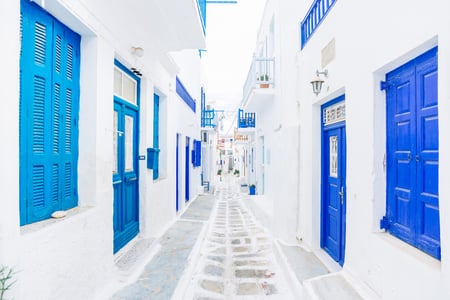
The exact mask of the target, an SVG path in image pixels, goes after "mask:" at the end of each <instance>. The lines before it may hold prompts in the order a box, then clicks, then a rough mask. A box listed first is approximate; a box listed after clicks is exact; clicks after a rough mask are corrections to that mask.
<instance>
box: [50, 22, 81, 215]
mask: <svg viewBox="0 0 450 300" xmlns="http://www.w3.org/2000/svg"><path fill="white" fill-rule="evenodd" d="M54 32H55V36H54V41H53V45H54V63H53V87H54V89H53V94H54V99H53V100H54V105H53V111H54V114H53V124H54V128H53V132H52V143H53V148H54V151H53V155H55V156H56V159H57V161H56V162H55V165H56V164H58V166H59V167H58V168H59V170H58V174H59V178H60V197H61V209H68V208H71V207H74V206H75V205H76V202H77V201H76V200H77V173H76V164H77V157H78V153H77V149H78V146H77V141H78V122H77V118H78V110H79V109H78V99H79V92H78V91H79V83H78V78H79V64H80V62H79V44H80V37H79V35H77V34H75V33H73V32H72V31H71V30H69V29H67V28H66V27H65V26H63V25H61V24H60V23H55V26H54Z"/></svg>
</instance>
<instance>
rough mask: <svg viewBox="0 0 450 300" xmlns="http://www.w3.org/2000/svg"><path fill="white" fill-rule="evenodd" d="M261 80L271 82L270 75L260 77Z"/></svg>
mask: <svg viewBox="0 0 450 300" xmlns="http://www.w3.org/2000/svg"><path fill="white" fill-rule="evenodd" d="M259 80H260V81H269V75H267V74H263V75H261V76H259Z"/></svg>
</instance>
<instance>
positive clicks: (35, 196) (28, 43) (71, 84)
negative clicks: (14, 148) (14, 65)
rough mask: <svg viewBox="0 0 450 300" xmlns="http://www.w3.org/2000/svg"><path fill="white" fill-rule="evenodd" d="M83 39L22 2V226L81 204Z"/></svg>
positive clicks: (27, 3) (25, 2)
mask: <svg viewBox="0 0 450 300" xmlns="http://www.w3.org/2000/svg"><path fill="white" fill-rule="evenodd" d="M80 39H81V38H80V36H79V35H78V34H76V33H75V32H73V31H72V30H70V29H69V28H68V27H66V26H65V25H64V24H62V23H61V22H59V21H58V20H56V19H55V18H54V17H52V16H51V15H49V14H48V13H47V12H45V11H44V10H42V9H41V8H40V7H39V6H37V5H36V4H34V3H31V2H29V1H26V0H22V1H21V46H22V50H21V56H20V72H21V77H20V119H19V124H20V125H19V126H20V133H19V141H20V142H19V148H20V171H19V172H20V224H21V225H25V224H30V223H33V222H37V221H40V220H44V219H47V218H49V217H50V216H51V214H52V213H53V212H54V211H57V210H66V209H69V208H72V207H75V206H76V205H77V203H78V193H77V160H78V110H79V89H80V88H79V85H80V83H79V77H80V75H79V74H80Z"/></svg>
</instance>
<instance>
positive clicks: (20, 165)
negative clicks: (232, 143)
mask: <svg viewBox="0 0 450 300" xmlns="http://www.w3.org/2000/svg"><path fill="white" fill-rule="evenodd" d="M174 7H177V9H174ZM0 14H1V21H0V22H1V26H0V27H1V28H2V29H1V30H0V38H1V40H2V42H3V43H4V44H7V45H8V47H3V49H2V50H0V53H1V54H2V56H3V57H4V58H5V62H4V65H3V68H4V71H5V74H8V76H4V77H3V85H2V89H1V92H0V93H1V95H2V98H3V99H4V101H3V104H4V109H3V110H2V113H1V118H0V119H1V120H2V121H1V122H2V126H3V128H4V129H5V130H2V133H1V135H2V139H3V141H4V142H3V147H2V155H1V157H2V158H1V163H2V165H3V167H4V168H5V170H8V174H5V176H4V177H3V180H2V183H1V190H2V191H3V201H2V202H1V204H0V264H1V265H7V266H10V267H12V268H13V269H14V270H15V271H16V273H15V275H14V277H15V278H14V279H16V280H17V281H16V283H15V284H14V286H13V289H12V290H11V291H9V294H8V296H13V297H14V298H15V299H60V298H61V299H88V298H94V297H95V296H96V295H101V294H102V293H103V292H104V291H103V290H104V289H105V288H106V287H107V285H108V284H110V283H111V282H114V281H115V280H117V279H118V278H119V271H118V268H117V266H116V264H115V260H117V258H118V257H119V256H120V255H121V254H123V252H124V251H127V249H129V248H130V247H132V245H133V244H134V243H136V241H137V240H139V239H142V238H149V237H155V236H158V235H159V234H160V233H161V232H163V230H164V229H165V228H166V227H167V226H169V225H170V224H171V222H173V221H174V220H175V218H176V216H177V214H179V213H180V212H181V211H182V210H183V209H184V208H185V207H186V205H187V204H188V203H189V201H192V200H193V199H194V198H195V197H196V196H197V193H198V191H199V190H200V188H199V187H200V185H201V181H200V173H201V168H200V167H199V165H200V156H199V151H200V149H201V143H200V140H201V138H200V103H199V101H200V98H201V86H202V83H201V79H200V78H201V76H200V70H201V68H200V64H201V58H200V56H199V53H198V49H201V48H204V47H205V36H204V28H203V26H204V24H202V12H201V10H200V9H199V6H198V3H197V1H194V0H193V1H175V2H173V1H172V2H170V3H165V2H164V3H162V2H161V3H154V2H151V3H150V2H145V1H133V2H123V3H111V2H108V1H94V2H93V1H65V0H46V1H28V0H23V1H15V2H14V3H9V4H8V5H4V6H3V8H2V10H1V13H0ZM155 154H156V158H154V156H155ZM152 157H153V158H154V159H150V158H152ZM55 212H57V213H56V214H55ZM62 215H65V217H63V218H58V217H61V216H62ZM52 216H53V217H52Z"/></svg>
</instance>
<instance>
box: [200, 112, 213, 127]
mask: <svg viewBox="0 0 450 300" xmlns="http://www.w3.org/2000/svg"><path fill="white" fill-rule="evenodd" d="M216 125H217V122H216V113H215V111H214V109H211V110H202V119H201V127H202V128H204V127H210V128H215V127H216Z"/></svg>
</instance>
